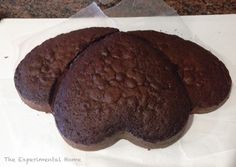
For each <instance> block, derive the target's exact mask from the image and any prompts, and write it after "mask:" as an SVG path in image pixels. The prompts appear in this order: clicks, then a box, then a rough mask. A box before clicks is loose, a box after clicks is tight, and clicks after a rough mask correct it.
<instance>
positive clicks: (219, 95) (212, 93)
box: [129, 31, 231, 113]
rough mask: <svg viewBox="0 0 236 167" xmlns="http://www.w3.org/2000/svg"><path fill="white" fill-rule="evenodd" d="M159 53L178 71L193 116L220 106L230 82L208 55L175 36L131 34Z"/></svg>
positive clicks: (153, 32) (208, 53)
mask: <svg viewBox="0 0 236 167" xmlns="http://www.w3.org/2000/svg"><path fill="white" fill-rule="evenodd" d="M129 34H132V35H135V36H137V37H140V38H142V39H144V40H146V41H148V42H149V44H151V45H152V46H153V47H155V48H158V49H160V50H161V51H162V52H163V53H165V55H166V56H168V58H169V59H170V60H171V62H172V63H174V64H176V65H177V67H178V73H179V75H180V77H181V78H182V80H183V82H184V84H185V87H186V88H187V91H188V94H189V96H190V98H191V101H192V104H193V107H194V110H193V113H206V112H209V111H212V110H214V109H216V108H217V107H219V106H220V105H221V104H223V103H224V102H225V101H226V99H227V98H228V96H229V93H230V89H231V78H230V75H229V72H228V70H227V68H226V67H225V65H224V64H223V63H222V62H221V61H220V60H219V59H218V58H217V57H216V56H214V55H213V54H212V53H211V52H209V51H208V50H206V49H204V48H202V47H201V46H199V45H197V44H195V43H193V42H191V41H187V40H184V39H182V38H180V37H178V36H176V35H168V34H164V33H161V32H156V31H134V32H129Z"/></svg>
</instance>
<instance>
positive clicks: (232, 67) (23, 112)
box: [0, 15, 236, 167]
mask: <svg viewBox="0 0 236 167" xmlns="http://www.w3.org/2000/svg"><path fill="white" fill-rule="evenodd" d="M176 19H179V18H178V17H168V18H166V17H140V18H115V19H104V18H96V19H95V18H94V19H86V18H83V19H70V20H67V19H53V20H52V19H51V20H49V19H7V20H3V21H2V22H1V23H0V125H1V126H0V131H1V132H2V134H3V135H1V138H0V166H4V167H5V166H7V167H11V166H13V167H16V166H17V167H18V166H32V167H34V166H41V167H42V166H45V167H47V166H48V167H49V166H58V167H61V166H67V167H70V166H71V167H74V166H86V167H87V166H88V167H90V166H96V167H98V166H103V167H104V166H136V167H137V166H188V167H189V166H190V167H191V166H193V167H195V166H199V165H200V166H217V167H218V166H219V167H221V166H228V167H235V166H236V158H235V157H236V142H235V141H236V135H235V132H236V104H235V102H236V92H235V91H236V89H235V82H236V56H235V53H236V42H235V41H236V15H224V16H186V17H182V20H183V21H184V22H185V24H186V25H187V28H186V27H183V24H180V22H179V20H178V21H176ZM68 21H69V22H70V26H69V27H68V26H67V24H62V23H64V22H68ZM107 24H112V25H114V27H118V28H119V29H121V30H123V31H127V30H137V29H153V30H162V31H167V32H168V33H173V34H178V35H180V36H182V37H184V38H186V39H191V40H194V41H196V42H197V43H200V44H201V45H203V46H205V47H206V48H208V49H209V50H211V51H212V52H214V53H215V54H216V55H217V57H219V58H220V59H221V60H222V61H223V62H224V63H225V64H226V66H227V68H228V69H229V71H230V75H231V77H232V81H233V87H232V91H231V95H230V98H229V99H228V101H227V102H226V103H225V104H224V105H223V106H222V107H221V108H219V109H218V110H216V111H214V112H212V113H209V114H203V115H194V117H193V121H192V125H191V127H190V128H189V130H188V131H187V133H186V134H185V135H184V136H183V137H182V138H181V139H180V140H179V141H177V142H176V143H175V144H173V145H171V146H170V147H167V148H165V149H156V150H151V151H148V150H146V149H143V148H140V147H137V146H135V145H133V144H131V143H129V142H128V141H125V140H121V141H119V142H118V143H116V144H115V145H113V146H112V147H109V148H107V149H104V150H101V151H97V152H89V153H88V152H83V151H79V150H76V149H73V148H71V147H70V146H69V145H67V144H66V143H65V142H64V141H63V139H62V138H61V136H60V135H59V133H58V131H57V129H56V126H55V123H54V120H53V117H52V116H51V115H49V114H45V113H40V112H37V111H34V110H33V109H30V108H29V107H28V106H26V105H24V103H23V102H22V101H21V100H20V98H19V96H18V94H17V92H16V90H15V87H14V82H13V75H14V68H15V67H16V65H17V63H18V62H19V61H20V59H22V58H23V57H22V55H25V53H27V52H29V51H30V50H31V49H32V48H33V47H35V46H36V45H38V44H40V43H41V42H43V41H44V40H45V39H48V38H50V37H53V36H55V35H57V34H60V33H62V32H69V31H71V30H74V29H80V28H84V27H90V26H104V25H107ZM55 25H57V26H56V27H55ZM58 25H59V26H58ZM52 26H53V28H51V27H52ZM16 27H17V28H16ZM188 29H189V30H190V31H188ZM45 30H46V31H45ZM29 37H30V38H29ZM19 46H20V47H19ZM14 159H15V161H14ZM27 159H28V161H27Z"/></svg>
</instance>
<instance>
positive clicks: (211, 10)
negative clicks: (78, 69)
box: [0, 0, 236, 18]
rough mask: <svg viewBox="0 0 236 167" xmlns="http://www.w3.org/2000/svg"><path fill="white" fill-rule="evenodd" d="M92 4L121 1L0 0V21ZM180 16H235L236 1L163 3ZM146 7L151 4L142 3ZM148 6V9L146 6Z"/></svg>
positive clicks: (72, 10)
mask: <svg viewBox="0 0 236 167" xmlns="http://www.w3.org/2000/svg"><path fill="white" fill-rule="evenodd" d="M93 1H95V2H97V4H98V5H99V6H100V7H101V9H106V8H109V7H112V6H115V5H117V4H119V3H120V1H121V0H40V1H38V0H0V18H6V17H8V18H9V17H14V18H17V17H20V18H32V17H34V18H41V17H46V18H51V17H56V18H67V17H70V16H71V15H73V14H75V13H76V12H78V11H79V10H80V9H82V8H84V7H86V6H87V5H89V4H90V3H92V2H93ZM164 1H165V2H166V3H167V4H168V5H169V6H171V7H172V8H174V9H175V10H176V11H177V13H178V14H179V15H206V14H207V15H208V14H235V13H236V0H178V1H177V0H164ZM144 2H145V3H146V4H148V3H150V0H146V1H144ZM149 6H151V5H149Z"/></svg>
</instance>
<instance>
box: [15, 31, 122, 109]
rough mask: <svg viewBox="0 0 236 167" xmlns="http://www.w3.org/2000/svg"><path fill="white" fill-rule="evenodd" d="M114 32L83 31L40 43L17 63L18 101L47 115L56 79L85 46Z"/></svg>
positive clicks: (16, 83)
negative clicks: (19, 98)
mask: <svg viewBox="0 0 236 167" xmlns="http://www.w3.org/2000/svg"><path fill="white" fill-rule="evenodd" d="M116 31H118V30H117V29H114V28H99V27H93V28H86V29H81V30H77V31H73V32H70V33H67V34H61V35H58V36H57V37H55V38H52V39H49V40H47V41H45V42H43V43H42V44H41V45H39V46H37V47H36V48H34V49H33V50H32V51H31V52H30V53H28V54H27V55H26V57H25V58H24V59H23V60H22V61H21V62H20V64H19V65H18V67H17V68H16V71H15V76H14V80H15V86H16V89H17V91H18V93H19V95H20V97H21V99H22V100H23V101H24V102H25V103H26V104H27V105H29V106H30V107H31V108H33V109H36V110H40V111H45V112H50V111H51V108H50V105H49V101H50V93H51V92H52V90H53V86H54V83H55V81H56V80H57V77H58V76H60V75H61V73H62V72H63V70H64V69H65V67H66V66H67V65H68V64H69V63H70V62H71V61H72V60H73V59H74V58H75V57H76V55H77V53H79V52H81V51H83V50H84V49H86V48H87V47H88V46H89V44H91V43H93V42H95V41H98V40H100V39H101V38H104V37H105V36H106V35H109V34H112V33H114V32H116Z"/></svg>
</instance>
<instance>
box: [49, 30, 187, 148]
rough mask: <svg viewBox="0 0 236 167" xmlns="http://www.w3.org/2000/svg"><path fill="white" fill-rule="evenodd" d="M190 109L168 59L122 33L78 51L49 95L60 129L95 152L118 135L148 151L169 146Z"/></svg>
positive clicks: (76, 143) (71, 141)
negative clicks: (51, 95)
mask: <svg viewBox="0 0 236 167" xmlns="http://www.w3.org/2000/svg"><path fill="white" fill-rule="evenodd" d="M191 109H192V106H191V101H190V99H189V97H188V94H187V91H186V89H185V87H184V85H183V83H182V81H181V79H180V78H179V76H178V73H177V72H176V68H175V66H173V64H172V63H171V62H170V61H169V60H168V58H167V57H166V56H165V55H163V53H162V52H160V51H159V50H157V49H154V48H152V47H151V46H150V45H149V44H147V43H146V42H144V41H143V40H141V39H139V38H137V37H133V36H131V35H127V34H126V33H121V32H117V33H114V34H112V35H109V36H107V37H105V38H104V39H102V40H100V41H99V42H96V43H93V44H91V45H90V46H89V47H88V48H87V49H86V50H84V51H83V52H82V53H80V54H79V55H78V56H77V58H76V59H75V60H74V61H73V62H72V63H71V64H70V66H69V67H68V68H67V69H66V70H65V71H64V73H63V75H61V77H60V78H59V79H58V81H57V84H56V86H55V89H54V94H53V98H52V111H53V115H54V117H55V121H56V125H57V127H58V129H59V132H60V133H61V135H62V136H63V138H64V139H65V140H66V141H67V142H68V143H69V144H70V145H72V146H73V147H76V148H79V149H81V150H99V149H102V148H105V147H108V146H109V145H112V144H113V143H114V142H116V141H117V140H119V139H121V138H125V139H128V140H129V141H131V142H133V143H134V144H137V145H139V146H142V147H145V148H149V149H150V148H158V147H164V146H167V145H169V144H171V143H173V142H174V141H175V140H177V139H178V138H179V137H180V136H181V132H183V130H184V127H185V125H186V123H187V120H188V117H189V114H190V112H191Z"/></svg>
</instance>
